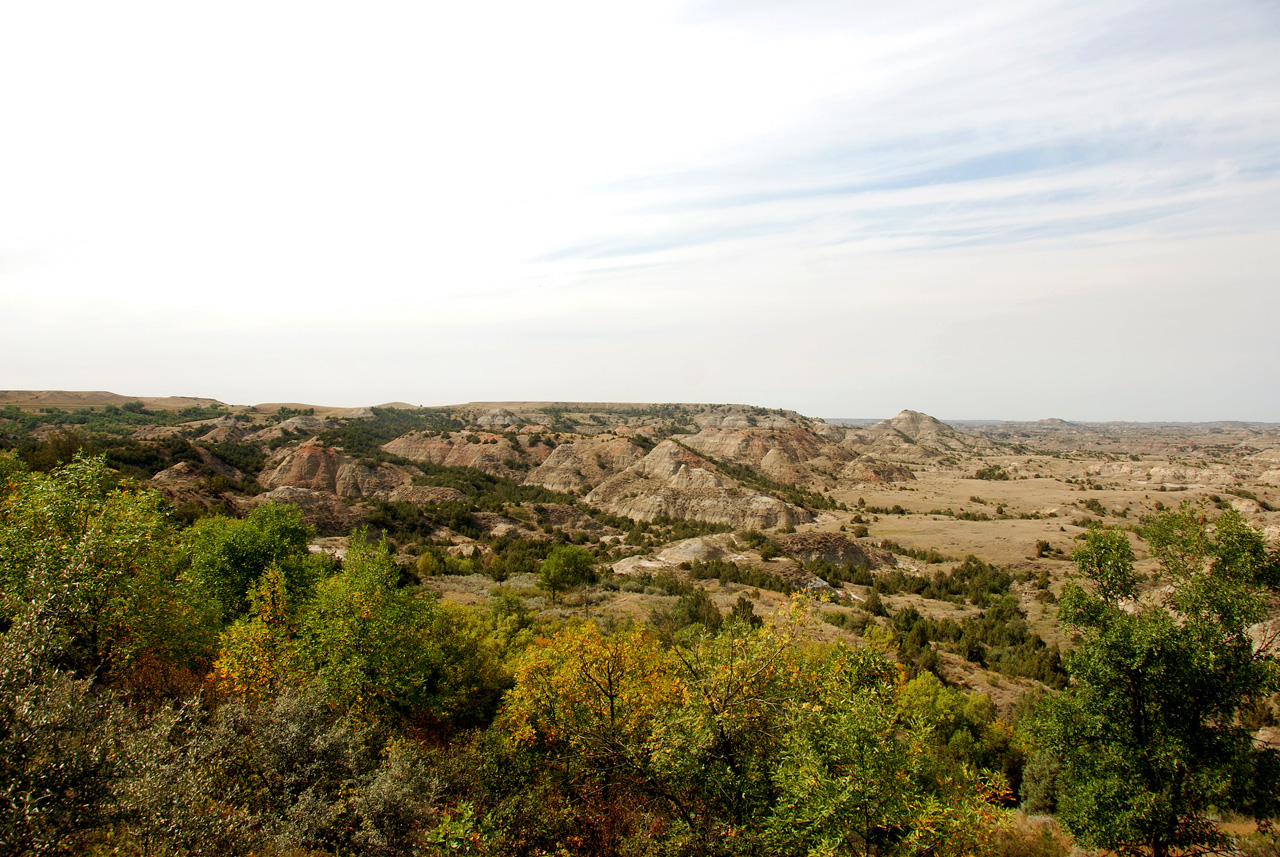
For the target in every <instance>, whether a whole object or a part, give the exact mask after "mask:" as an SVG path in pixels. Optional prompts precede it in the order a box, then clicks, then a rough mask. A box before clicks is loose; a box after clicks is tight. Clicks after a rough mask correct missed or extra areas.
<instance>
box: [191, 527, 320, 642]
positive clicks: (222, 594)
mask: <svg viewBox="0 0 1280 857" xmlns="http://www.w3.org/2000/svg"><path fill="white" fill-rule="evenodd" d="M310 537H311V530H310V529H309V528H308V527H307V525H306V524H304V523H303V522H302V512H301V510H300V509H298V507H297V506H292V505H289V504H284V503H263V504H262V505H261V506H258V507H257V508H255V509H254V510H253V511H252V512H250V513H249V516H248V517H247V518H243V519H239V520H237V519H234V518H223V517H216V518H205V519H204V520H201V521H199V522H197V523H196V524H195V526H193V527H192V528H191V529H190V530H189V531H188V533H187V536H186V544H187V550H188V552H189V554H190V557H191V567H190V569H189V571H188V574H189V575H190V577H191V578H192V580H194V581H195V582H196V583H197V584H199V585H200V586H201V587H202V588H203V589H204V590H205V592H207V593H208V594H209V595H210V596H212V597H213V598H216V599H217V601H218V603H219V605H220V608H221V611H222V620H223V621H224V622H230V621H232V620H233V619H236V618H238V617H240V616H243V615H245V613H246V612H247V611H248V609H249V590H250V589H251V588H252V587H253V585H254V583H255V582H256V581H257V580H258V578H259V577H260V576H261V575H262V573H263V572H264V571H266V570H267V567H268V566H270V565H271V564H272V563H279V564H280V566H281V568H282V569H283V570H284V572H285V578H286V581H287V585H288V588H289V594H290V596H291V597H293V599H294V600H295V602H297V601H301V600H302V598H303V597H305V595H306V594H307V592H308V590H309V589H310V587H311V586H312V585H313V584H314V582H315V580H316V579H318V578H319V577H320V576H322V575H323V574H324V573H325V571H326V570H327V565H328V563H327V561H326V560H325V559H324V558H323V557H322V556H320V555H316V556H315V558H311V557H309V556H308V554H307V541H308V540H309V539H310Z"/></svg>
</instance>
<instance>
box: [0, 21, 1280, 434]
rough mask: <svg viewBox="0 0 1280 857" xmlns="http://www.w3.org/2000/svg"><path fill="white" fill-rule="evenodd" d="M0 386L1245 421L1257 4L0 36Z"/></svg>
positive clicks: (1266, 37) (1263, 87) (1269, 27)
mask: <svg viewBox="0 0 1280 857" xmlns="http://www.w3.org/2000/svg"><path fill="white" fill-rule="evenodd" d="M0 388H4V389H61V390H110V391H113V392H117V393H122V394H125V395H139V396H163V395H189V396H211V397H214V398H218V399H221V400H222V401H224V402H228V403H234V404H253V403H260V402H281V401H291V402H306V403H313V404H324V405H347V406H354V405H367V404H377V403H380V402H386V401H405V402H409V403H412V404H423V405H442V404H450V403H460V402H467V401H523V400H538V401H545V400H556V401H624V402H737V403H746V404H753V405H763V406H766V407H777V408H790V409H794V410H797V411H800V412H801V413H805V414H808V415H811V416H821V417H884V416H891V415H893V414H895V413H897V412H898V411H899V410H902V409H904V408H911V409H914V410H919V411H924V412H926V413H930V414H932V415H934V416H938V417H940V418H952V419H984V418H988V419H1041V418H1048V417H1060V418H1064V419H1077V420H1134V421H1151V420H1182V421H1202V420H1218V419H1236V420H1256V421H1271V422H1280V4H1277V3H1276V2H1274V0H1268V2H1235V0H1218V2H1214V3H1205V2H1203V0H1197V2H1162V1H1161V0H1157V2H1125V0H1106V2H1088V0H1082V2H1070V3H1055V2H1040V0H1018V2H983V0H974V2H967V3H954V2H930V0H925V2H913V0H908V2H897V3H884V2H858V1H857V0H844V2H826V0H777V2H755V0H733V1H732V2H676V1H675V0H645V2H643V3H601V2H598V0H589V2H560V0H544V1H543V2H538V3H529V2H513V3H497V2H493V3H489V2H477V3H436V2H411V3H410V2H405V3H400V2H373V3H360V4H357V3H328V2H314V0H312V2H306V3H302V2H297V3H292V2H289V3H286V2H271V0H254V2H243V3H241V2H234V0H230V1H229V2H220V3H216V4H195V3H174V2H172V0H164V2H156V3H137V2H129V0H119V2H112V3H101V2H86V3H75V2H67V3H56V4H55V3H21V2H10V3H2V2H0Z"/></svg>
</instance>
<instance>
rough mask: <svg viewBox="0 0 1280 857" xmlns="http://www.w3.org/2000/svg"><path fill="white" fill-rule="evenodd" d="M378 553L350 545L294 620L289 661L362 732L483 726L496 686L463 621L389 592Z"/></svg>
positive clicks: (474, 632)
mask: <svg viewBox="0 0 1280 857" xmlns="http://www.w3.org/2000/svg"><path fill="white" fill-rule="evenodd" d="M399 579H400V569H399V568H397V567H396V564H395V562H394V561H393V560H392V558H391V554H390V552H389V551H388V550H387V548H386V545H385V544H376V545H375V544H369V543H367V542H365V541H364V540H363V539H361V538H356V539H353V540H352V543H351V547H350V548H349V550H348V551H347V557H346V560H345V561H344V563H343V569H342V571H341V573H339V574H336V575H334V576H333V577H330V578H328V579H327V580H324V581H322V582H321V583H320V584H319V585H318V586H317V587H316V593H315V596H314V598H313V599H312V600H311V601H310V602H309V603H308V604H307V605H306V607H305V608H304V609H303V610H302V611H301V617H300V629H299V646H298V649H299V651H298V656H299V658H300V659H301V662H302V663H303V664H304V665H306V667H307V672H308V673H311V674H313V675H316V676H317V677H318V678H320V679H321V680H322V681H323V682H324V683H325V685H326V686H327V688H328V690H329V694H330V697H331V698H332V699H333V701H334V703H335V704H336V705H337V706H339V707H340V708H342V709H346V710H349V711H351V712H353V713H354V714H355V715H356V716H357V717H359V718H360V719H362V720H365V721H370V722H384V723H386V722H396V721H399V722H401V723H408V724H412V723H419V724H422V725H430V724H433V723H440V722H447V723H453V724H468V723H483V722H485V721H486V720H487V719H488V718H489V717H490V716H492V714H493V712H494V711H496V709H497V704H498V698H499V696H500V694H501V691H502V688H503V687H504V685H505V682H506V678H505V676H504V674H503V673H502V672H501V670H500V669H499V668H498V665H497V660H496V657H495V655H494V643H493V641H492V640H491V639H490V638H488V637H487V636H486V634H485V631H484V628H483V627H482V625H481V623H480V622H479V621H478V620H477V619H476V617H475V616H474V614H472V613H471V612H469V611H465V610H461V609H457V608H453V607H448V606H444V605H441V604H439V602H438V601H437V599H436V597H435V595H434V593H430V592H423V593H418V592H414V591H411V590H409V589H402V588H400V587H399V586H398V582H399Z"/></svg>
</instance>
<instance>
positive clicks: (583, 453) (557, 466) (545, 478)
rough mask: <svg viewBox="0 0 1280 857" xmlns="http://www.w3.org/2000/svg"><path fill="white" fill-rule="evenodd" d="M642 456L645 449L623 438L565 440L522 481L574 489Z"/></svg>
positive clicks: (559, 489)
mask: <svg viewBox="0 0 1280 857" xmlns="http://www.w3.org/2000/svg"><path fill="white" fill-rule="evenodd" d="M643 457H644V450H643V449H642V448H641V447H639V446H637V445H636V444H634V443H632V442H631V441H629V440H627V439H626V438H619V437H613V436H606V437H599V438H589V439H584V440H579V441H575V442H573V443H564V444H561V445H560V446H557V447H556V448H555V449H554V450H552V451H551V454H550V455H548V456H547V458H546V460H545V461H543V462H542V464H541V465H539V466H538V468H537V469H536V470H534V471H533V472H531V473H530V474H529V475H528V476H527V477H526V478H525V484H526V485H541V486H543V487H544V488H549V489H551V490H552V491H566V492H573V491H577V490H578V489H580V488H584V487H592V486H595V485H599V484H600V483H601V482H603V481H604V480H606V479H608V478H609V477H610V476H612V475H614V474H615V473H618V472H620V471H622V470H625V469H627V468H628V467H630V466H631V465H633V464H635V463H636V462H637V461H639V460H640V459H642V458H643Z"/></svg>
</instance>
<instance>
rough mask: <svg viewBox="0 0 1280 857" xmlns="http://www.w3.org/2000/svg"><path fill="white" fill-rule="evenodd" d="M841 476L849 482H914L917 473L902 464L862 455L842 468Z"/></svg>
mask: <svg viewBox="0 0 1280 857" xmlns="http://www.w3.org/2000/svg"><path fill="white" fill-rule="evenodd" d="M840 478H841V479H842V480H847V481H849V482H873V483H874V482H912V481H914V480H915V478H916V475H915V474H914V473H912V472H911V471H910V470H908V469H907V468H905V467H903V466H902V465H900V464H889V463H888V462H884V461H879V460H877V459H876V458H875V457H874V456H871V455H860V456H858V458H856V459H855V460H853V461H851V462H849V463H848V464H846V465H845V466H844V467H843V468H841V470H840Z"/></svg>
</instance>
